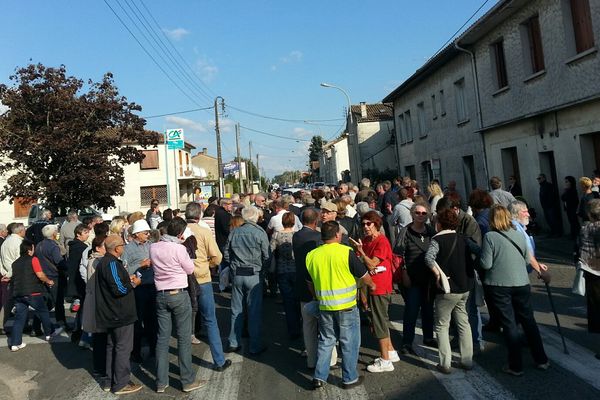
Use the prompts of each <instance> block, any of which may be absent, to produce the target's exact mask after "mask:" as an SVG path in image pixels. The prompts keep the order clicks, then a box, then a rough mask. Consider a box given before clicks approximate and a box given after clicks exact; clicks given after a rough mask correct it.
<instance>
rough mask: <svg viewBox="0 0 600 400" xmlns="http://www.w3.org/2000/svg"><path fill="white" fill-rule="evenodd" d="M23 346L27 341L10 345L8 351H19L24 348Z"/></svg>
mask: <svg viewBox="0 0 600 400" xmlns="http://www.w3.org/2000/svg"><path fill="white" fill-rule="evenodd" d="M25 346H27V343H21V344H20V345H18V346H10V351H19V350H21V349H24V348H25Z"/></svg>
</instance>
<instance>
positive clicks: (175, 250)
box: [150, 241, 194, 290]
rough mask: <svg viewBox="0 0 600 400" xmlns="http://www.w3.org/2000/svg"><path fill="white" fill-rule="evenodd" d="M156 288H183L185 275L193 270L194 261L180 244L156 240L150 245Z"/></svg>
mask: <svg viewBox="0 0 600 400" xmlns="http://www.w3.org/2000/svg"><path fill="white" fill-rule="evenodd" d="M150 260H151V261H152V268H153V269H154V283H155V284H156V290H173V289H184V288H186V287H188V280H187V276H188V275H189V274H191V273H193V272H194V263H193V261H192V259H191V258H190V256H189V255H188V253H187V251H186V249H185V247H184V246H183V245H182V244H178V243H173V242H163V241H160V242H157V243H153V244H152V245H151V246H150Z"/></svg>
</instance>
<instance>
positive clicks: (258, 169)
mask: <svg viewBox="0 0 600 400" xmlns="http://www.w3.org/2000/svg"><path fill="white" fill-rule="evenodd" d="M256 172H257V173H258V191H259V192H260V187H261V184H260V183H261V182H260V168H259V167H258V153H256Z"/></svg>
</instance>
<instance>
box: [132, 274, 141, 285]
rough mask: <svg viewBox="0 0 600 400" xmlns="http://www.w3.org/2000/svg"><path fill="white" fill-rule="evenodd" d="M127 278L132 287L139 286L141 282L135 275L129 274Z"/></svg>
mask: <svg viewBox="0 0 600 400" xmlns="http://www.w3.org/2000/svg"><path fill="white" fill-rule="evenodd" d="M129 279H130V280H131V284H132V285H133V287H136V286H139V285H141V284H142V280H141V279H140V278H138V277H137V276H136V275H131V276H130V277H129Z"/></svg>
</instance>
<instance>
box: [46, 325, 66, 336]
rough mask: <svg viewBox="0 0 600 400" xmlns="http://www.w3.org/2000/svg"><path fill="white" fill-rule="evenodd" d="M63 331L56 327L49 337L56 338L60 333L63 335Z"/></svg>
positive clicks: (60, 327) (61, 328)
mask: <svg viewBox="0 0 600 400" xmlns="http://www.w3.org/2000/svg"><path fill="white" fill-rule="evenodd" d="M64 330H65V328H63V327H62V326H57V327H56V328H54V331H52V333H51V334H50V336H52V337H56V336H58V335H60V334H61V333H63V331H64Z"/></svg>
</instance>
